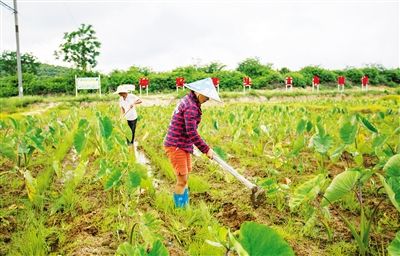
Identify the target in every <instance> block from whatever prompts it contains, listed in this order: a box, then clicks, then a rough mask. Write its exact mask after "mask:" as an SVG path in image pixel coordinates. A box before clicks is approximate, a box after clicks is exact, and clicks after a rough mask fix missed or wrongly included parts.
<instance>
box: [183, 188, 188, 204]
mask: <svg viewBox="0 0 400 256" xmlns="http://www.w3.org/2000/svg"><path fill="white" fill-rule="evenodd" d="M183 195H184V196H185V203H186V205H188V204H189V188H188V187H186V188H185V190H184V191H183Z"/></svg>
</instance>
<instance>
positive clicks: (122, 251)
mask: <svg viewBox="0 0 400 256" xmlns="http://www.w3.org/2000/svg"><path fill="white" fill-rule="evenodd" d="M116 255H121V256H132V255H135V256H167V255H169V253H168V250H167V248H166V247H165V246H164V245H163V243H162V242H161V241H160V240H157V241H155V242H154V243H153V246H152V248H151V249H148V248H146V247H144V246H143V245H138V246H133V245H131V244H129V243H128V242H124V243H123V244H121V245H120V246H118V249H117V252H116Z"/></svg>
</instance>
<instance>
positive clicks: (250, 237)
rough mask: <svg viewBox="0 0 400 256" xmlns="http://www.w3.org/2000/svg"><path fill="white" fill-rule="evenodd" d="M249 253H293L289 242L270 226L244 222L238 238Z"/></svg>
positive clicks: (270, 255) (272, 255) (271, 254)
mask: <svg viewBox="0 0 400 256" xmlns="http://www.w3.org/2000/svg"><path fill="white" fill-rule="evenodd" d="M238 241H239V242H240V244H241V245H242V246H243V249H245V250H246V251H247V252H248V254H249V255H260V256H261V255H269V256H274V255H287V256H289V255H294V252H293V249H292V248H291V247H290V246H289V244H288V243H287V242H286V241H285V240H284V239H283V238H282V237H281V236H280V235H279V234H278V233H276V231H274V230H273V229H272V228H270V227H267V226H265V225H262V224H258V223H255V222H245V223H243V224H242V226H241V228H240V236H239V240H238Z"/></svg>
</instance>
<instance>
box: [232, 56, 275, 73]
mask: <svg viewBox="0 0 400 256" xmlns="http://www.w3.org/2000/svg"><path fill="white" fill-rule="evenodd" d="M271 66H272V65H271V64H268V65H263V64H261V62H260V59H259V58H248V59H245V60H244V61H242V62H240V63H239V65H238V67H237V68H236V70H237V71H239V72H242V73H244V74H245V75H247V76H250V77H252V78H255V77H258V76H262V75H264V74H266V73H268V71H269V70H270V69H271Z"/></svg>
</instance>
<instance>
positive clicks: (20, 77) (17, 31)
mask: <svg viewBox="0 0 400 256" xmlns="http://www.w3.org/2000/svg"><path fill="white" fill-rule="evenodd" d="M0 4H1V5H3V6H4V7H6V8H7V9H9V10H11V11H12V12H13V13H14V20H15V39H16V40H17V51H16V53H17V76H18V96H19V97H22V96H24V89H23V87H22V68H21V54H20V52H19V27H18V11H17V0H14V8H12V7H11V6H9V5H8V4H6V3H4V2H3V1H1V0H0Z"/></svg>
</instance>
